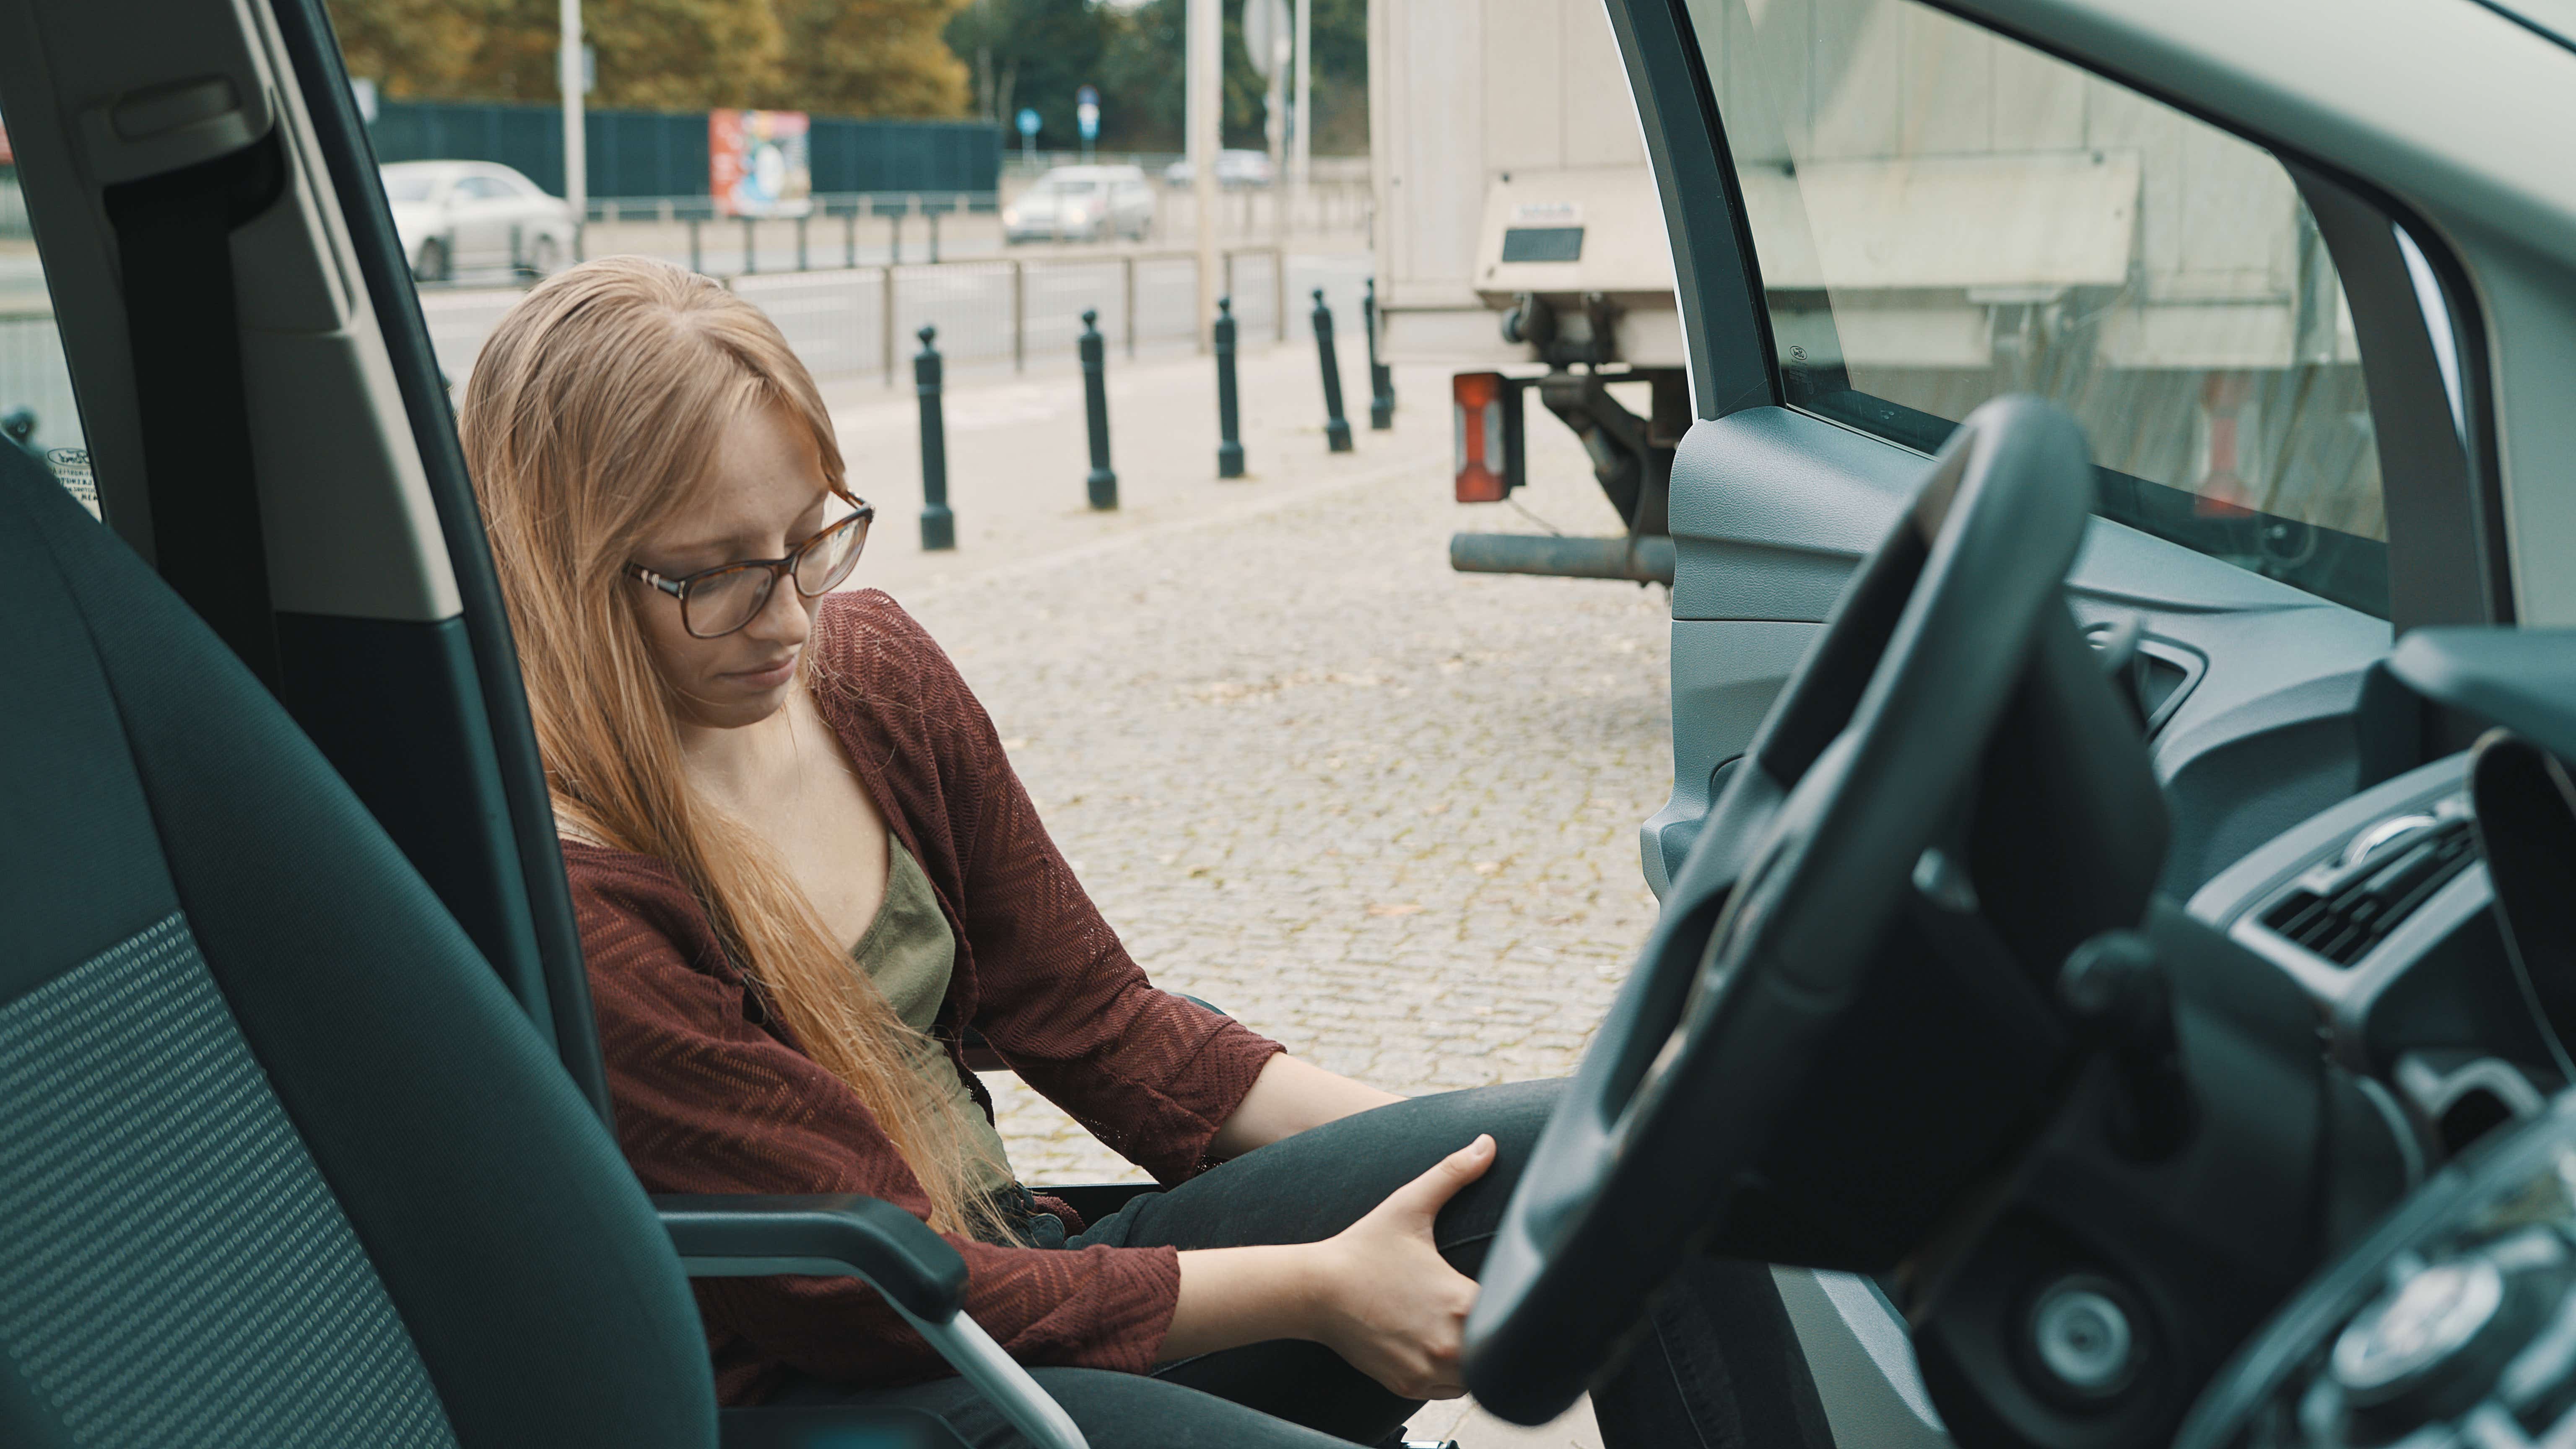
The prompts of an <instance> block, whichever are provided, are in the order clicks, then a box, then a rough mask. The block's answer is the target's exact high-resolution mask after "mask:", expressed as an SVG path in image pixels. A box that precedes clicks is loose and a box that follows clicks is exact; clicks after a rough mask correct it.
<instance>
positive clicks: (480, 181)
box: [456, 176, 510, 201]
mask: <svg viewBox="0 0 2576 1449" xmlns="http://www.w3.org/2000/svg"><path fill="white" fill-rule="evenodd" d="M456 194H457V195H459V196H463V197H466V198H469V199H471V200H474V201H490V200H492V199H494V198H496V197H502V196H507V195H509V194H510V188H508V187H507V186H504V185H502V184H501V181H500V178H498V177H494V176H468V177H466V178H465V179H464V180H462V181H460V182H458V183H456Z"/></svg>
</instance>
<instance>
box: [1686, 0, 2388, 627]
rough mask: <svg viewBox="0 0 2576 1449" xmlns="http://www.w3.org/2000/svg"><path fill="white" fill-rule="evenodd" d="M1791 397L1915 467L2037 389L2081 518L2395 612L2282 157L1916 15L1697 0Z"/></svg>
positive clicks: (2370, 487)
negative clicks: (2079, 489)
mask: <svg viewBox="0 0 2576 1449" xmlns="http://www.w3.org/2000/svg"><path fill="white" fill-rule="evenodd" d="M1689 3H1690V9H1691V15H1692V19H1693V23H1694V27H1695V29H1696V31H1697V34H1698V39H1699V43H1700V46H1701V48H1702V51H1703V53H1704V55H1705V58H1706V62H1707V67H1708V75H1709V78H1710V85H1711V88H1712V89H1713V90H1714V91H1715V92H1716V94H1717V97H1718V108H1719V111H1720V113H1721V114H1722V116H1723V118H1724V121H1725V125H1726V136H1727V143H1728V147H1729V149H1730V150H1731V151H1732V152H1733V156H1734V161H1735V167H1736V173H1737V176H1738V180H1739V182H1740V185H1741V187H1742V191H1743V196H1744V209H1745V221H1746V224H1747V227H1748V229H1749V231H1750V233H1751V235H1752V239H1753V245H1754V251H1755V254H1756V256H1757V258H1758V260H1759V263H1760V268H1761V273H1762V281H1763V287H1764V289H1765V291H1766V292H1767V294H1768V302H1769V312H1770V317H1771V329H1772V339H1773V347H1774V351H1775V354H1776V360H1777V364H1778V367H1779V372H1780V379H1781V385H1782V390H1783V393H1784V395H1785V396H1786V398H1787V399H1788V401H1789V402H1790V403H1791V404H1792V405H1793V406H1796V407H1800V408H1803V409H1806V410H1808V411H1810V412H1814V413H1817V414H1820V415H1822V416H1825V417H1828V418H1831V419H1834V420H1836V421H1839V422H1842V423H1845V424H1848V425H1850V426H1853V427H1857V428H1861V429H1864V430H1867V431H1870V432H1873V433H1877V434H1879V435H1881V436H1884V437H1888V438H1891V439H1894V440H1896V441H1899V442H1903V443H1906V444H1909V445H1911V446H1914V447H1917V448H1922V449H1924V450H1926V451H1929V450H1931V449H1933V448H1936V447H1938V446H1939V445H1940V443H1941V441H1942V440H1943V439H1944V438H1946V437H1947V436H1948V434H1949V432H1950V430H1951V428H1952V426H1953V425H1954V424H1955V423H1956V421H1957V420H1958V419H1960V418H1963V417H1965V416H1967V414H1968V413H1969V412H1970V411H1971V410H1972V409H1974V408H1975V407H1976V406H1977V405H1978V404H1979V403H1982V402H1984V401H1985V400H1986V399H1988V398H1990V397H1995V396H1998V395H2001V394H2004V393H2009V392H2035V393H2038V394H2041V395H2042V396H2045V397H2047V398H2049V399H2051V400H2052V401H2054V402H2056V403H2057V404H2059V405H2060V406H2062V407H2064V408H2066V409H2067V410H2068V411H2069V412H2071V413H2072V414H2073V415H2074V416H2075V418H2076V420H2077V421H2078V422H2080V423H2081V424H2083V426H2084V430H2085V433H2086V435H2087V436H2088V437H2089V438H2090V439H2091V440H2092V444H2093V454H2094V460H2095V462H2096V463H2097V464H2098V465H2099V466H2100V468H2101V474H2100V479H2101V499H2100V505H2099V508H2098V511H2099V512H2100V513H2102V514H2103V515H2104V516H2106V517H2109V518H2112V519H2115V520H2117V521H2119V522H2121V523H2125V524H2129V525H2131V526H2133V527H2136V528H2140V529H2143V530H2145V531H2147V532H2149V533H2153V534H2156V535H2158V536H2160V537H2163V538H2167V539H2171V540H2173V541H2175V542H2178V543H2182V544H2184V545H2187V546H2189V547H2191V548H2194V549H2197V550H2199V551H2201V552H2203V553H2207V554H2211V555H2214V556H2217V557H2220V558H2224V559H2226V560H2228V561H2229V562H2231V563H2235V564H2238V565H2241V566H2243V567H2245V568H2249V569H2253V570H2256V571H2258V572H2261V573H2264V574H2267V575H2270V576H2272V577H2274V578H2279V579H2283V580H2286V581H2287V582H2289V583H2292V584H2295V585H2297V586H2299V587H2301V588H2304V589H2307V590H2309V591H2310V592H2313V593H2316V594H2320V595H2322V596H2324V597H2327V598H2330V599H2333V600H2335V601H2337V602H2339V603H2343V604H2347V605H2350V606H2352V607H2355V608H2359V609H2364V610H2367V611H2369V612H2371V613H2373V614H2377V615H2380V616H2382V617H2385V616H2386V614H2387V611H2388V562H2387V559H2388V553H2387V544H2386V539H2387V522H2386V517H2385V514H2384V512H2383V509H2382V504H2381V495H2380V478H2379V455H2378V451H2377V448H2376V445H2375V441H2374V437H2373V433H2372V429H2371V417H2370V405H2369V401H2368V399H2367V396H2366V395H2365V392H2364V389H2363V383H2362V359H2361V355H2360V352H2359V350H2358V348H2357V346H2356V345H2355V342H2354V337H2353V324H2352V314H2351V312H2350V310H2349V308H2348V307H2347V306H2346V305H2345V302H2344V297H2343V289H2342V286H2341V284H2340V282H2339V281H2338V280H2337V278H2336V276H2335V271H2334V264H2333V261H2332V259H2331V258H2330V257H2329V256H2328V254H2327V251H2326V248H2325V245H2324V243H2323V241H2322V240H2320V238H2319V237H2318V235H2317V229H2316V225H2315V223H2314V222H2313V221H2312V220H2311V219H2310V217H2309V215H2308V211H2307V208H2306V206H2305V205H2304V204H2303V203H2302V202H2301V201H2300V199H2299V195H2298V192H2297V190H2296V188H2295V187H2294V186H2293V185H2292V184H2291V181H2290V177H2289V175H2288V173H2287V172H2286V171H2284V170H2283V169H2282V167H2281V164H2280V163H2279V162H2278V161H2277V160H2275V159H2274V158H2273V157H2272V155H2271V154H2270V153H2269V152H2267V151H2265V150H2263V149H2262V148H2260V147H2258V146H2255V145H2252V144H2250V143H2248V142H2246V141H2244V140H2241V139H2239V138H2237V137H2235V136H2232V135H2230V134H2228V133H2226V132H2224V131H2220V130H2218V129H2217V128H2215V127H2213V126H2210V125H2208V124H2206V123H2204V122H2201V121H2198V120H2195V119H2193V118H2192V117H2189V116H2186V115H2184V114H2183V113H2181V112H2180V111H2177V110H2174V109H2172V108H2171V107H2169V106H2165V105H2162V104H2160V103H2158V102H2156V101H2153V100H2150V99H2148V98H2146V97H2144V96H2141V95H2139V94H2137V93H2136V92H2134V91H2131V90H2128V89H2126V88H2125V87H2122V86H2120V85H2118V84H2115V83H2113V82H2111V81H2108V80H2104V79H2102V78H2101V77H2098V76H2095V75H2093V74H2091V73H2089V72H2086V71H2084V70H2081V69H2079V68H2077V67H2075V66H2072V65H2070V64H2068V63H2066V62H2064V61H2060V60H2058V59H2056V58H2054V57H2051V56H2047V55H2044V54H2041V53H2040V52H2038V51H2035V50H2032V49H2029V48H2028V47H2025V46H2022V45H2019V44H2017V43H2015V42H2013V41H2010V40H2007V39H2004V38H2003V37H2001V36H1997V35H1995V34H1993V33H1991V32H1988V31H1985V30H1982V29H1979V28H1978V27H1976V26H1973V25H1970V24H1968V23H1966V22H1964V21H1961V20H1958V19H1955V18H1953V17H1951V16H1949V15H1947V14H1945V13H1943V12H1941V11H1938V10H1935V9H1933V8H1931V7H1930V6H1928V5H1924V4H1920V3H1916V0H1762V3H1757V4H1753V5H1750V6H1748V5H1747V4H1746V3H1745V0H1689Z"/></svg>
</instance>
